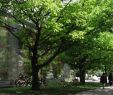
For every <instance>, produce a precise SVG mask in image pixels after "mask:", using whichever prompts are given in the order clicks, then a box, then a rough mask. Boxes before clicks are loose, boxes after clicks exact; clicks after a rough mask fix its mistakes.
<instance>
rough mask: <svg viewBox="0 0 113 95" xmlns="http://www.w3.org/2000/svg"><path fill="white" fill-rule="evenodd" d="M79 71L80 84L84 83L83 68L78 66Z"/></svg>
mask: <svg viewBox="0 0 113 95" xmlns="http://www.w3.org/2000/svg"><path fill="white" fill-rule="evenodd" d="M79 72H80V83H81V84H85V68H84V67H82V68H79Z"/></svg>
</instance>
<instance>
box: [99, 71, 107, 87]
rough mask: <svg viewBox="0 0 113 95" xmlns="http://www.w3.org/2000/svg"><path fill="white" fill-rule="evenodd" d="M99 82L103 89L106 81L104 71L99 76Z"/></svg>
mask: <svg viewBox="0 0 113 95" xmlns="http://www.w3.org/2000/svg"><path fill="white" fill-rule="evenodd" d="M100 82H101V83H102V85H103V89H104V87H105V84H106V82H107V77H106V74H105V73H103V74H102V76H101V77H100Z"/></svg>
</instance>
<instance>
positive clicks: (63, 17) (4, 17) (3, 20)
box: [0, 0, 82, 90]
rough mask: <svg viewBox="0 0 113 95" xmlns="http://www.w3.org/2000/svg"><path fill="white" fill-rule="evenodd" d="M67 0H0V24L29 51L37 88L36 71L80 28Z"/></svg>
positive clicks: (33, 83)
mask: <svg viewBox="0 0 113 95" xmlns="http://www.w3.org/2000/svg"><path fill="white" fill-rule="evenodd" d="M69 3H70V1H69V2H68V3H67V4H66V5H63V4H62V2H61V1H60V0H57V1H54V0H10V1H9V0H5V1H4V0H1V1H0V7H1V9H0V24H1V27H4V28H5V29H7V30H8V32H10V33H11V34H12V35H13V36H15V37H16V38H17V39H18V40H19V43H20V44H21V45H22V48H23V49H25V50H28V53H29V59H30V60H31V67H32V89H33V90H37V89H39V87H40V83H39V76H38V73H39V70H40V69H42V68H43V67H45V66H47V65H49V63H50V62H51V61H52V60H53V59H54V58H55V57H56V56H57V55H58V54H59V53H61V52H63V51H65V50H67V48H68V46H70V45H71V44H72V41H71V38H70V35H69V34H70V33H71V32H72V31H73V30H75V29H77V30H78V29H82V28H81V27H82V26H79V24H78V23H76V21H75V20H73V18H76V16H75V15H73V12H75V11H74V10H71V9H68V8H67V6H68V5H69Z"/></svg>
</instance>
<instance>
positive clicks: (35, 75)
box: [31, 68, 40, 90]
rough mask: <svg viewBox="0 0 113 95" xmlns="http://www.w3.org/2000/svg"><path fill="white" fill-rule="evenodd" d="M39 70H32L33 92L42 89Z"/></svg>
mask: <svg viewBox="0 0 113 95" xmlns="http://www.w3.org/2000/svg"><path fill="white" fill-rule="evenodd" d="M38 72H39V70H37V69H34V68H32V88H31V89H32V90H39V89H40V81H39V76H38Z"/></svg>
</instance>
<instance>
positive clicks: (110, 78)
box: [108, 72, 113, 86]
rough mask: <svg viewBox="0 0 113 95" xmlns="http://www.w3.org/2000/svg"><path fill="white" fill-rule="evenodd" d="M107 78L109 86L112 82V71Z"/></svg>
mask: <svg viewBox="0 0 113 95" xmlns="http://www.w3.org/2000/svg"><path fill="white" fill-rule="evenodd" d="M108 80H109V85H110V86H111V85H112V83H113V76H112V73H111V72H110V74H109V76H108Z"/></svg>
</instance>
